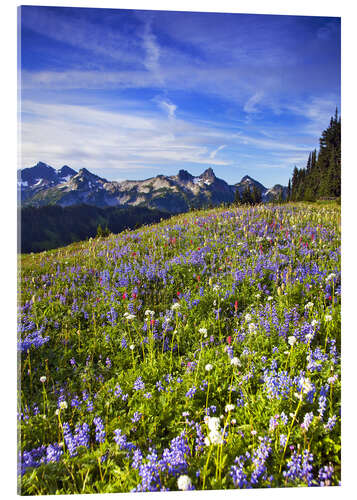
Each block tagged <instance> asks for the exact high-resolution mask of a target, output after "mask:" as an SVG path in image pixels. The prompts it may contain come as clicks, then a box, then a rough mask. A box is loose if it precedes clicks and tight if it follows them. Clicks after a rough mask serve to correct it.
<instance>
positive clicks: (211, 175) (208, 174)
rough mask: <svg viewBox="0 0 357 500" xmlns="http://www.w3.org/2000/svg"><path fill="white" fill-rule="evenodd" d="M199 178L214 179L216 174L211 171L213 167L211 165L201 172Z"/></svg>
mask: <svg viewBox="0 0 357 500" xmlns="http://www.w3.org/2000/svg"><path fill="white" fill-rule="evenodd" d="M200 177H201V179H204V180H212V181H213V180H214V179H216V176H215V174H214V172H213V169H212V168H211V167H209V168H207V169H206V170H205V171H204V172H203V174H201V175H200Z"/></svg>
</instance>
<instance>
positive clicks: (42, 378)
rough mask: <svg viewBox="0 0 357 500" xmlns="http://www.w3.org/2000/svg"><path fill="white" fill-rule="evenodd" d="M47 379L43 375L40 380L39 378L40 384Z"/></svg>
mask: <svg viewBox="0 0 357 500" xmlns="http://www.w3.org/2000/svg"><path fill="white" fill-rule="evenodd" d="M46 380H47V378H46V377H45V376H44V375H43V376H42V377H41V378H40V382H42V383H43V384H44V383H45V382H46Z"/></svg>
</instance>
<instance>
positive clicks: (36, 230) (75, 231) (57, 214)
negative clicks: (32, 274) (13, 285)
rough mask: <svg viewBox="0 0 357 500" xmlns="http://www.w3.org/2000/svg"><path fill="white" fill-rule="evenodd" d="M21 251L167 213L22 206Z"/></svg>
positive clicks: (40, 248)
mask: <svg viewBox="0 0 357 500" xmlns="http://www.w3.org/2000/svg"><path fill="white" fill-rule="evenodd" d="M19 217H20V222H21V227H20V232H21V252H22V253H28V252H41V251H43V250H50V249H53V248H57V247H60V246H63V245H68V244H70V243H73V242H75V241H81V240H85V239H87V238H90V237H95V236H108V235H109V234H110V233H119V232H121V231H123V230H125V229H132V228H135V227H140V226H141V225H143V224H152V223H154V222H158V221H160V220H161V219H166V218H168V217H169V214H168V213H166V212H161V211H159V210H155V209H149V208H146V207H113V208H98V207H94V206H89V205H79V206H70V207H65V208H63V207H60V206H58V205H50V206H44V207H24V208H22V209H21V211H20V213H19Z"/></svg>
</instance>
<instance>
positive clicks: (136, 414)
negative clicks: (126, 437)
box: [131, 411, 143, 424]
mask: <svg viewBox="0 0 357 500" xmlns="http://www.w3.org/2000/svg"><path fill="white" fill-rule="evenodd" d="M142 415H143V414H142V413H139V412H138V411H136V412H134V414H133V416H132V418H131V421H132V422H134V424H135V423H136V422H139V420H140V419H141V417H142Z"/></svg>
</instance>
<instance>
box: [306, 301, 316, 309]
mask: <svg viewBox="0 0 357 500" xmlns="http://www.w3.org/2000/svg"><path fill="white" fill-rule="evenodd" d="M312 307H314V303H313V302H308V303H307V304H305V309H311V308H312Z"/></svg>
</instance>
